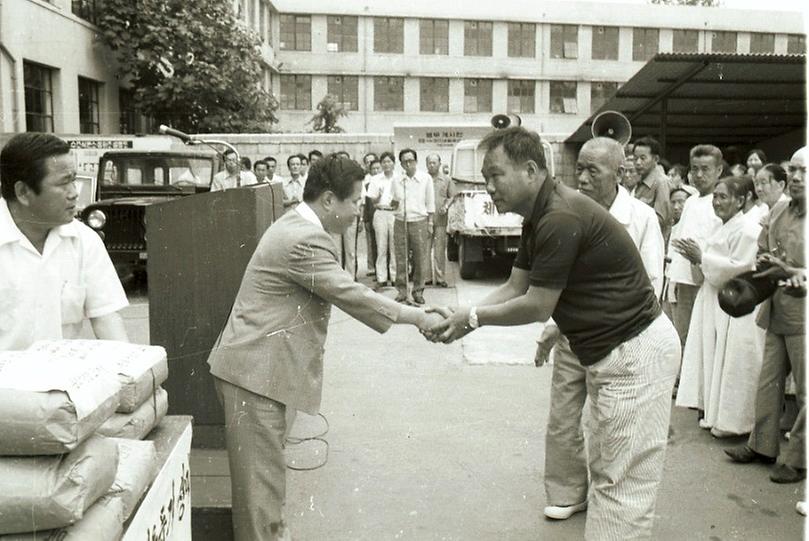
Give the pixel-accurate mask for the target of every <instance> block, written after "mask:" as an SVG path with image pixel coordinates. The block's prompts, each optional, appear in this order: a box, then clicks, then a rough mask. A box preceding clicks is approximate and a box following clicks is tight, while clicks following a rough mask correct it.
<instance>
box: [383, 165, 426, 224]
mask: <svg viewBox="0 0 809 541" xmlns="http://www.w3.org/2000/svg"><path fill="white" fill-rule="evenodd" d="M405 187H406V188H407V191H406V193H405ZM392 189H393V190H392V191H393V199H395V200H397V201H399V206H398V207H397V208H396V210H395V211H394V216H395V217H396V219H397V220H400V221H401V220H404V219H405V216H407V221H408V222H416V221H418V220H424V219H425V218H427V217H428V215H430V214H433V213H435V188H434V187H433V177H431V176H430V175H428V174H427V173H422V172H421V171H416V173H415V174H414V175H413V176H412V177H408V176H407V175H403V176H401V177H398V178H394V179H393V185H392Z"/></svg>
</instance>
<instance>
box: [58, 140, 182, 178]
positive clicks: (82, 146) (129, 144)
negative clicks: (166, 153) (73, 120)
mask: <svg viewBox="0 0 809 541" xmlns="http://www.w3.org/2000/svg"><path fill="white" fill-rule="evenodd" d="M64 140H65V141H67V144H69V145H70V149H71V152H72V153H73V157H74V159H75V160H76V172H77V173H78V174H79V175H82V176H92V177H94V178H95V176H96V174H97V173H98V161H99V159H100V158H101V155H102V154H104V153H105V152H107V151H108V150H130V149H131V150H172V139H171V137H167V136H165V135H147V136H135V135H70V136H65V137H64Z"/></svg>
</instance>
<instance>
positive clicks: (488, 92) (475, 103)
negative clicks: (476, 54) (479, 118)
mask: <svg viewBox="0 0 809 541" xmlns="http://www.w3.org/2000/svg"><path fill="white" fill-rule="evenodd" d="M463 92H464V96H463V112H464V113H490V112H491V111H492V80H491V79H464V80H463Z"/></svg>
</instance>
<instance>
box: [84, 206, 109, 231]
mask: <svg viewBox="0 0 809 541" xmlns="http://www.w3.org/2000/svg"><path fill="white" fill-rule="evenodd" d="M106 223H107V216H106V214H104V213H103V212H101V211H100V210H98V209H96V210H91V211H90V214H88V215H87V225H89V226H90V227H92V228H93V229H101V228H102V227H104V224H106Z"/></svg>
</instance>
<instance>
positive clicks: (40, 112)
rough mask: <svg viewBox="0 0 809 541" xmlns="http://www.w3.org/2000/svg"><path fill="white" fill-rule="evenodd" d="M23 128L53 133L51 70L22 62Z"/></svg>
mask: <svg viewBox="0 0 809 541" xmlns="http://www.w3.org/2000/svg"><path fill="white" fill-rule="evenodd" d="M22 69H23V86H24V88H25V126H26V129H27V130H28V131H41V132H53V82H52V73H53V70H52V69H50V68H46V67H45V66H40V65H38V64H31V63H30V62H23V64H22Z"/></svg>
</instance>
